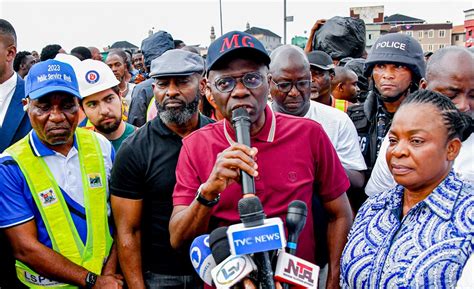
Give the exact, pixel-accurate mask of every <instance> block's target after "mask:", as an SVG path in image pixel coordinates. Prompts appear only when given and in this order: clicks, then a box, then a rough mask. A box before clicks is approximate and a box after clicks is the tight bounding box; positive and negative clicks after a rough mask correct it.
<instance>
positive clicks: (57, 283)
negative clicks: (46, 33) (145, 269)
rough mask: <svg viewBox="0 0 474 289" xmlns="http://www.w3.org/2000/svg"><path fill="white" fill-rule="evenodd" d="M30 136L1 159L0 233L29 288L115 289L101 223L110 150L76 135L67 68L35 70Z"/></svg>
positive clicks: (54, 64)
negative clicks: (7, 243) (8, 244)
mask: <svg viewBox="0 0 474 289" xmlns="http://www.w3.org/2000/svg"><path fill="white" fill-rule="evenodd" d="M25 95H26V99H25V100H24V105H25V109H26V111H27V113H28V116H29V118H30V122H31V124H32V127H33V130H32V131H31V132H30V133H29V134H28V135H27V136H26V137H25V138H23V139H21V140H20V141H18V142H17V143H15V144H14V145H12V146H11V147H9V148H8V149H6V151H5V152H4V153H3V154H1V155H0V228H2V229H3V230H4V232H5V234H6V236H7V238H8V239H9V241H10V243H11V245H12V247H13V253H14V256H15V258H16V260H17V261H16V272H17V277H18V279H19V280H20V281H21V282H23V283H24V284H25V285H27V286H28V287H30V288H46V287H47V288H78V287H83V288H94V289H95V288H122V281H121V279H122V277H121V276H120V275H118V274H115V271H116V264H117V262H116V261H117V257H116V253H114V252H115V250H114V249H113V247H112V243H113V240H112V237H111V233H110V229H109V222H108V205H107V200H108V184H107V182H108V176H109V174H110V169H111V167H112V161H113V159H114V150H113V148H112V146H111V144H110V142H108V141H107V139H105V138H104V137H103V136H101V135H99V134H96V133H94V132H92V131H88V130H84V129H79V128H77V129H76V127H77V123H78V111H79V99H80V98H81V96H80V94H79V89H78V84H77V79H76V75H75V73H74V70H73V68H72V67H71V66H70V65H69V64H66V63H63V62H60V61H57V60H47V61H44V62H41V63H38V64H36V65H35V66H33V67H32V68H31V70H30V73H29V75H28V76H27V79H26V82H25Z"/></svg>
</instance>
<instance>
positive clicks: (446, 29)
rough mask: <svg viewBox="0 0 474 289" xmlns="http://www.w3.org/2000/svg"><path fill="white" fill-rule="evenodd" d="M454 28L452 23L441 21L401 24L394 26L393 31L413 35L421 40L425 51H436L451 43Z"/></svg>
mask: <svg viewBox="0 0 474 289" xmlns="http://www.w3.org/2000/svg"><path fill="white" fill-rule="evenodd" d="M452 30H453V24H452V23H441V24H413V25H399V26H396V27H394V28H392V30H391V32H398V33H403V34H407V35H409V36H412V37H413V38H415V39H416V40H418V41H419V42H420V44H421V47H422V48H423V51H424V52H428V51H430V52H435V51H436V50H438V49H440V48H443V47H446V46H450V45H451V37H452Z"/></svg>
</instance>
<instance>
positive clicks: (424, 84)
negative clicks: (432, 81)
mask: <svg viewBox="0 0 474 289" xmlns="http://www.w3.org/2000/svg"><path fill="white" fill-rule="evenodd" d="M427 86H428V82H427V81H426V79H424V78H422V79H420V88H421V89H426V87H427Z"/></svg>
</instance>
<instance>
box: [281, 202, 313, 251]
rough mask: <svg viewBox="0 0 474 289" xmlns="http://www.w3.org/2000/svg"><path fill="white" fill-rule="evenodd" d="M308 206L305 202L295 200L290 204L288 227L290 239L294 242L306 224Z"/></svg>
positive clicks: (287, 219) (287, 216) (287, 217)
mask: <svg viewBox="0 0 474 289" xmlns="http://www.w3.org/2000/svg"><path fill="white" fill-rule="evenodd" d="M307 214H308V207H307V206H306V203H305V202H302V201H300V200H295V201H293V202H291V203H290V204H289V205H288V214H287V215H286V228H287V229H288V239H289V240H290V239H294V240H291V241H292V242H294V241H296V239H298V236H299V234H300V232H301V230H302V229H303V227H304V225H305V224H306V216H307Z"/></svg>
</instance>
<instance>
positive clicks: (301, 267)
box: [275, 250, 319, 289]
mask: <svg viewBox="0 0 474 289" xmlns="http://www.w3.org/2000/svg"><path fill="white" fill-rule="evenodd" d="M318 276H319V267H318V266H316V265H314V264H312V263H310V262H308V261H306V260H303V259H301V258H298V257H296V256H294V255H291V254H288V253H286V252H284V251H283V250H282V251H281V252H280V254H279V255H278V260H277V265H276V268H275V279H276V280H278V281H280V282H284V283H287V284H291V285H293V286H295V287H293V288H314V289H316V288H317V286H318ZM287 284H285V285H287Z"/></svg>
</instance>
